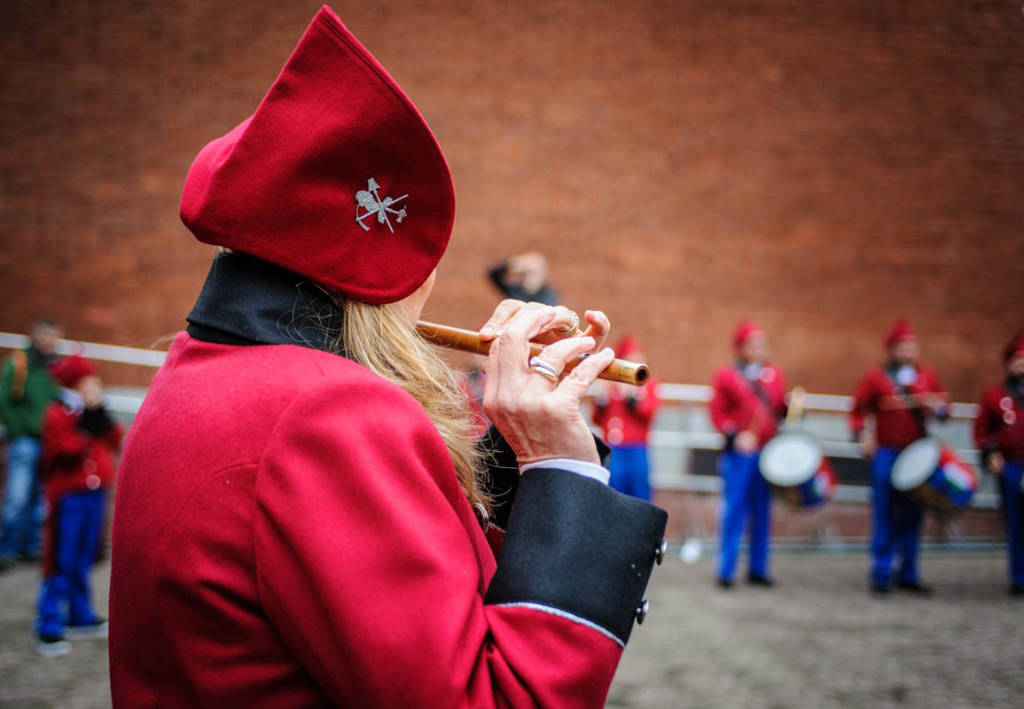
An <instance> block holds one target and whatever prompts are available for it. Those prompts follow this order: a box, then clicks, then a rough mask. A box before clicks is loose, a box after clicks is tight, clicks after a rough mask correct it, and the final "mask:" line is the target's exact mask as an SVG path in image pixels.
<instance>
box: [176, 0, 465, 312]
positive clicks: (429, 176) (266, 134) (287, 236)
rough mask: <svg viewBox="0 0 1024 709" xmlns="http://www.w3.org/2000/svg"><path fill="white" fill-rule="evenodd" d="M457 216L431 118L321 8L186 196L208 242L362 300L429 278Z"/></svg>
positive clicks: (407, 289)
mask: <svg viewBox="0 0 1024 709" xmlns="http://www.w3.org/2000/svg"><path fill="white" fill-rule="evenodd" d="M454 218H455V192H454V189H453V187H452V180H451V174H450V172H449V171H448V164H447V163H446V162H445V159H444V156H443V155H442V154H441V149H440V147H438V145H437V141H436V140H435V139H434V136H433V134H432V133H431V132H430V129H429V128H428V127H427V124H426V122H425V121H424V120H423V117H422V116H421V115H420V114H419V111H417V110H416V107H415V106H414V105H413V104H412V101H410V100H409V98H408V97H407V96H406V95H405V93H404V92H403V91H402V89H401V88H399V86H398V84H397V83H395V81H394V79H392V78H391V77H390V76H389V75H388V73H387V72H386V71H385V70H384V68H383V67H382V66H381V65H380V64H379V63H377V60H376V59H374V58H373V56H372V55H371V54H370V53H369V52H368V51H367V50H366V49H365V48H364V47H363V46H362V45H361V44H360V43H359V41H358V40H356V38H355V37H353V36H352V33H351V32H349V31H348V29H346V27H345V26H344V25H343V24H342V23H341V20H339V19H338V16H337V15H335V14H334V12H333V11H332V10H331V9H330V8H328V7H326V6H324V7H322V8H321V9H320V11H319V12H318V13H317V15H316V17H314V18H313V22H312V23H311V24H310V25H309V28H308V29H307V30H306V33H305V34H304V35H303V36H302V39H300V40H299V44H298V46H297V47H296V48H295V51H294V52H292V55H291V57H289V59H288V61H287V63H285V65H284V68H283V69H282V70H281V74H280V75H279V76H278V77H277V80H276V81H275V82H274V84H273V86H271V87H270V91H269V92H268V93H267V95H266V96H265V97H264V99H263V101H262V102H261V103H260V105H259V107H258V108H257V109H256V112H255V113H254V114H253V115H252V116H250V117H249V118H247V119H246V120H245V121H243V122H242V123H241V124H239V125H238V126H236V127H235V128H234V129H233V130H231V131H230V132H229V133H227V134H226V135H224V136H222V137H220V138H217V139H216V140H214V141H213V142H211V143H209V144H208V145H206V147H204V148H203V149H202V151H200V153H199V155H198V157H196V159H195V162H193V163H192V168H191V169H190V170H189V173H188V177H187V178H186V180H185V189H184V193H183V195H182V199H181V219H182V221H183V222H185V225H186V226H187V227H188V228H189V229H190V230H191V231H192V233H193V234H195V236H196V238H197V239H199V240H200V241H203V242H206V243H208V244H216V245H219V246H226V247H228V248H231V249H235V250H238V251H242V252H245V253H247V254H250V255H252V256H256V257H259V258H262V259H265V260H267V261H270V262H272V263H276V264H278V265H280V266H284V267H285V268H288V269H290V270H292V271H295V272H297V273H300V274H302V275H304V276H306V277H308V278H310V279H312V280H314V281H316V282H317V283H319V284H321V285H323V286H325V287H327V288H330V289H332V290H334V291H337V292H339V293H341V294H342V295H344V296H346V297H348V298H351V299H354V300H359V301H362V302H366V303H390V302H394V301H396V300H401V299H402V298H404V297H405V296H407V295H409V294H410V293H412V292H413V291H415V290H416V289H417V288H418V287H419V286H420V285H421V284H422V283H423V282H424V281H426V280H427V278H428V277H429V276H430V273H431V272H432V271H433V270H434V268H435V267H436V266H437V263H438V261H440V259H441V256H442V254H444V251H445V248H446V247H447V246H448V239H449V237H450V236H451V231H452V222H453V221H454Z"/></svg>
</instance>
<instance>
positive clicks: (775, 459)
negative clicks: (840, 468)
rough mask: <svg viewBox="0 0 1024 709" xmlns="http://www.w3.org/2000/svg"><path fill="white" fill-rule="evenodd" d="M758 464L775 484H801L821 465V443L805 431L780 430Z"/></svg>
mask: <svg viewBox="0 0 1024 709" xmlns="http://www.w3.org/2000/svg"><path fill="white" fill-rule="evenodd" d="M759 465H760V467H761V474H762V475H764V479H765V480H767V481H768V482H770V483H771V484H773V485H778V486H780V487H794V486H796V485H802V484H803V483H805V482H807V481H808V480H810V479H811V478H812V477H814V474H815V473H816V472H818V469H819V468H820V467H821V446H820V445H819V444H818V440H817V439H816V438H815V437H814V436H812V435H811V434H809V433H804V432H803V431H787V432H786V433H780V434H779V435H778V436H776V437H775V438H773V439H772V440H770V441H768V445H766V446H765V447H764V450H763V451H761V461H760V463H759Z"/></svg>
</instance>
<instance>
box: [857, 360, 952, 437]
mask: <svg viewBox="0 0 1024 709" xmlns="http://www.w3.org/2000/svg"><path fill="white" fill-rule="evenodd" d="M905 390H906V392H907V395H908V396H910V397H913V396H914V395H915V394H924V393H931V394H936V395H938V396H939V398H940V399H941V400H942V401H943V402H944V403H946V404H948V394H946V393H945V392H944V391H943V389H942V384H940V383H939V378H938V376H937V375H936V374H935V372H934V371H933V370H932V369H931V368H929V367H926V366H923V365H920V366H918V367H917V379H916V380H915V381H914V382H913V383H912V384H910V385H908V386H906V387H905ZM868 416H874V417H875V433H876V434H877V436H878V445H880V446H887V447H892V448H905V447H906V446H908V445H910V444H911V443H913V442H914V441H916V440H917V439H918V438H921V437H922V436H924V435H925V434H926V430H925V418H926V415H925V414H924V410H923V409H920V408H911V407H907V406H906V403H905V398H904V397H901V396H900V393H899V391H898V390H897V386H896V384H895V383H894V382H893V380H892V378H891V377H890V376H889V375H888V374H887V373H886V370H885V368H884V367H881V366H879V367H875V368H874V369H872V370H870V371H869V372H868V373H867V374H865V375H864V378H863V379H861V380H860V383H859V384H858V385H857V389H856V391H855V392H854V393H853V409H852V411H851V412H850V425H851V427H852V428H853V431H854V433H860V431H861V429H862V428H864V420H865V419H866V418H867V417H868Z"/></svg>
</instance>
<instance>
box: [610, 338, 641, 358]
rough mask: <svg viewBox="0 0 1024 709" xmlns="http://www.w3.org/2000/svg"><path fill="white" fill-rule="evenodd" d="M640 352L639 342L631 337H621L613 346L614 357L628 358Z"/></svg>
mask: <svg viewBox="0 0 1024 709" xmlns="http://www.w3.org/2000/svg"><path fill="white" fill-rule="evenodd" d="M639 351H640V341H639V340H637V339H636V338H635V337H633V336H632V335H623V336H622V339H621V340H619V341H618V343H616V345H615V356H616V357H629V356H630V355H631V354H634V353H636V352H639Z"/></svg>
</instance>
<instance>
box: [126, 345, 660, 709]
mask: <svg viewBox="0 0 1024 709" xmlns="http://www.w3.org/2000/svg"><path fill="white" fill-rule="evenodd" d="M534 472H538V473H540V475H538V476H533V473H534ZM559 473H561V475H562V476H568V477H559ZM563 483H564V484H570V485H575V486H577V488H576V489H577V490H581V491H583V492H584V493H585V494H588V495H589V494H594V495H602V496H605V497H604V498H602V499H607V500H611V501H613V503H614V505H618V506H619V507H616V508H615V509H612V508H609V509H608V510H607V511H606V517H608V518H609V519H614V518H616V517H621V516H626V517H628V516H630V514H631V511H637V510H640V509H641V508H640V507H639V506H636V505H634V503H633V502H631V501H629V500H627V498H625V496H619V495H618V494H617V493H614V491H610V490H608V489H607V488H605V487H604V486H601V485H600V483H597V482H595V481H593V480H589V479H586V478H583V477H582V476H577V475H574V474H572V473H568V472H565V471H530V472H528V473H527V474H526V475H525V476H523V478H522V481H521V482H520V483H519V487H520V489H519V492H518V493H517V500H518V499H520V498H521V496H523V495H524V494H525V495H531V494H533V497H532V498H530V501H529V505H528V506H525V505H524V506H523V507H522V508H520V507H519V506H516V507H514V508H513V514H512V519H511V520H510V522H509V527H508V533H507V535H506V537H505V542H504V547H505V548H504V550H503V551H502V557H501V562H500V563H496V560H495V557H494V555H493V553H492V550H491V548H490V546H489V545H488V542H487V539H486V537H485V534H484V533H483V531H482V530H481V526H480V523H479V522H478V520H477V518H476V516H475V515H474V512H473V510H472V509H471V507H470V506H469V504H468V503H467V501H466V499H465V496H464V495H463V493H462V491H461V489H460V487H459V485H458V483H457V481H456V477H455V473H454V469H453V467H452V463H451V460H450V458H449V456H448V454H447V451H446V449H445V446H444V444H443V442H442V440H441V438H440V436H439V435H438V433H437V431H436V429H435V428H434V427H433V426H432V424H431V423H430V421H429V419H427V417H426V415H425V414H424V412H423V410H422V408H421V407H420V406H419V405H418V404H417V403H416V402H415V401H414V400H413V399H412V398H411V397H410V396H408V395H407V394H406V393H405V392H404V391H402V390H401V389H400V388H398V387H396V386H394V385H392V384H390V383H388V382H386V381H385V380H383V379H381V378H379V377H377V376H376V375H374V374H372V373H370V372H369V371H367V370H366V369H364V368H362V367H360V366H358V365H356V364H354V363H353V362H351V361H349V360H346V359H344V358H342V357H338V356H335V355H333V354H329V353H326V352H323V351H319V350H314V349H309V348H305V347H298V346H294V345H260V346H232V345H228V344H215V343H213V342H204V341H201V340H197V339H194V338H192V337H190V336H189V335H187V334H184V333H183V334H182V335H180V336H179V337H178V338H177V339H176V341H175V343H174V346H173V347H172V349H171V351H170V353H169V356H168V359H167V363H166V365H165V366H164V367H163V368H162V369H161V371H160V372H159V373H158V374H157V376H156V378H155V379H154V381H153V384H152V386H151V388H150V391H149V394H148V396H147V398H146V401H145V403H144V405H143V407H142V409H141V410H140V411H139V414H138V417H137V418H136V419H135V423H134V425H133V427H132V429H131V431H130V433H129V436H128V441H127V444H126V450H125V453H124V455H123V458H122V466H121V473H120V476H119V483H118V495H117V508H116V511H115V516H114V532H113V569H112V581H111V595H110V665H111V667H110V671H111V681H112V690H113V697H114V704H115V706H118V707H138V706H156V705H159V706H163V707H200V706H212V707H229V706H230V707H235V706H238V707H242V706H244V707H250V708H251V707H268V708H269V707H273V708H274V709H280V708H282V707H312V706H317V707H319V706H333V705H341V706H352V707H431V708H432V709H433V708H435V707H436V708H441V707H490V706H508V707H523V706H547V707H598V706H602V705H603V703H604V698H605V695H606V693H607V690H608V686H609V684H610V682H611V679H612V675H613V672H614V670H615V667H616V665H617V663H618V661H619V657H620V654H621V652H622V645H623V643H624V642H625V638H624V637H621V636H622V635H623V633H622V632H613V630H610V629H609V628H614V626H615V623H614V622H612V621H613V620H614V619H612V621H609V622H605V621H604V620H602V615H601V609H600V608H599V607H596V606H595V607H594V609H593V612H590V611H588V610H586V606H587V603H588V602H590V599H591V598H592V597H593V596H600V595H602V593H605V590H602V589H600V588H597V584H595V583H593V582H591V581H584V582H583V583H582V584H579V582H578V581H577V580H575V579H569V580H567V581H566V582H565V583H564V584H563V585H565V584H568V583H569V582H570V581H571V583H572V584H575V585H577V586H578V585H582V586H583V587H584V591H582V592H581V595H586V596H587V598H585V599H583V600H581V601H580V605H578V606H576V607H572V608H566V607H562V608H557V607H553V605H552V604H551V603H548V602H545V601H544V600H543V599H542V598H540V597H539V596H543V595H544V593H545V589H546V588H548V587H551V586H557V585H558V584H559V583H562V582H560V581H559V580H558V577H557V576H556V575H555V573H554V572H551V573H549V572H548V571H545V570H544V569H534V570H533V571H530V572H529V573H518V572H516V571H515V569H516V568H517V567H516V565H517V564H521V563H523V559H526V558H529V559H534V560H538V559H539V560H540V561H539V562H530V563H535V564H536V563H541V564H549V565H550V566H551V567H552V568H555V567H557V566H558V565H559V564H562V563H565V562H566V560H569V561H570V562H572V561H573V559H574V558H575V557H574V554H576V553H577V552H574V551H573V549H572V547H573V544H576V542H573V541H572V539H571V538H573V537H574V536H575V537H579V536H581V532H580V530H581V528H583V527H585V525H581V524H579V523H578V522H575V521H572V519H573V517H574V515H577V512H575V511H574V508H573V504H574V502H573V499H575V497H576V496H575V495H572V496H561V497H562V499H561V500H559V497H560V495H558V493H557V491H556V490H555V489H556V488H557V487H558V485H561V484H563ZM538 486H539V488H538V492H537V493H535V494H534V493H531V492H530V490H529V489H527V490H525V491H524V489H523V488H524V487H525V488H531V487H533V488H537V487H538ZM545 486H553V487H550V490H549V489H547V488H545ZM553 490H554V492H552V491H553ZM613 494H614V495H615V497H614V498H613V497H611V496H612V495H613ZM620 498H621V499H620ZM549 500H550V503H549V502H548V501H549ZM549 504H550V506H549V507H547V505H549ZM623 506H625V507H623ZM560 508H564V510H565V512H564V516H565V517H566V519H569V520H570V521H571V528H569V527H567V526H565V525H562V524H561V521H560V519H559V516H560V515H559V511H558V510H559V509H560ZM644 509H649V510H654V509H656V508H653V507H650V506H646V507H645V508H644ZM535 510H542V512H543V514H544V520H542V521H539V522H537V521H533V522H531V521H530V520H529V519H525V520H519V521H517V515H519V516H520V517H524V516H526V517H528V516H529V515H531V514H533V513H534V511H535ZM658 512H659V514H660V515H661V516H660V517H659V518H658V523H659V524H660V529H659V531H657V532H656V535H657V536H656V537H654V538H650V539H648V538H645V539H643V540H642V541H641V545H642V546H641V547H639V548H642V549H643V557H642V558H634V557H630V556H629V553H623V551H622V550H621V549H620V550H619V552H618V556H617V557H615V558H612V559H611V560H610V561H608V562H607V563H605V568H608V569H616V571H615V574H614V575H613V576H615V577H613V578H611V579H610V581H609V584H610V586H611V587H613V588H614V589H615V591H616V592H617V593H619V594H620V595H623V596H628V595H629V594H628V593H627V588H633V587H635V586H636V584H639V591H638V592H639V593H642V591H643V586H644V585H645V584H646V575H647V574H648V573H649V571H650V567H651V565H652V564H653V556H652V554H654V550H655V549H656V547H657V544H658V541H659V540H660V534H661V533H662V532H663V530H664V513H661V512H660V511H658ZM643 514H646V512H644V513H643ZM605 523H606V522H605V520H604V519H602V518H601V517H600V516H599V517H598V518H596V519H594V524H595V525H604V524H605ZM517 530H518V532H517ZM531 539H532V540H533V541H530V540H531ZM531 544H532V545H533V546H532V547H531ZM531 548H532V550H533V552H545V553H532V552H531V553H527V554H523V553H521V552H523V550H524V549H531ZM601 553H602V552H600V551H597V550H594V551H590V550H585V553H582V554H583V557H585V558H587V559H590V558H591V557H593V558H595V559H599V558H600V556H601ZM496 570H497V576H499V577H500V576H501V574H502V570H506V575H505V581H504V582H500V580H499V579H498V578H496ZM509 570H511V571H509ZM616 577H617V578H618V579H619V581H616ZM509 579H511V581H510V580H509ZM516 584H520V588H519V591H520V592H521V593H520V594H519V595H518V596H517V595H516V593H517V591H514V590H513V591H510V590H509V589H510V587H513V586H516ZM523 584H525V585H526V586H529V585H530V584H533V587H532V588H527V590H525V591H524V590H523V588H524V586H523ZM545 584H547V586H545ZM629 584H633V586H630V585H629ZM499 586H501V587H502V588H504V591H503V592H496V588H497V587H499ZM531 594H537V595H538V598H537V599H536V602H534V601H533V600H532V596H531ZM496 597H497V598H496ZM626 602H627V603H634V604H635V601H633V600H628V599H627V601H626ZM612 615H614V614H609V615H608V617H609V618H611V617H612ZM628 616H629V617H628V619H627V621H628V622H630V623H631V622H632V606H631V607H630V609H628ZM625 634H626V635H628V631H626V633H625Z"/></svg>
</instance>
